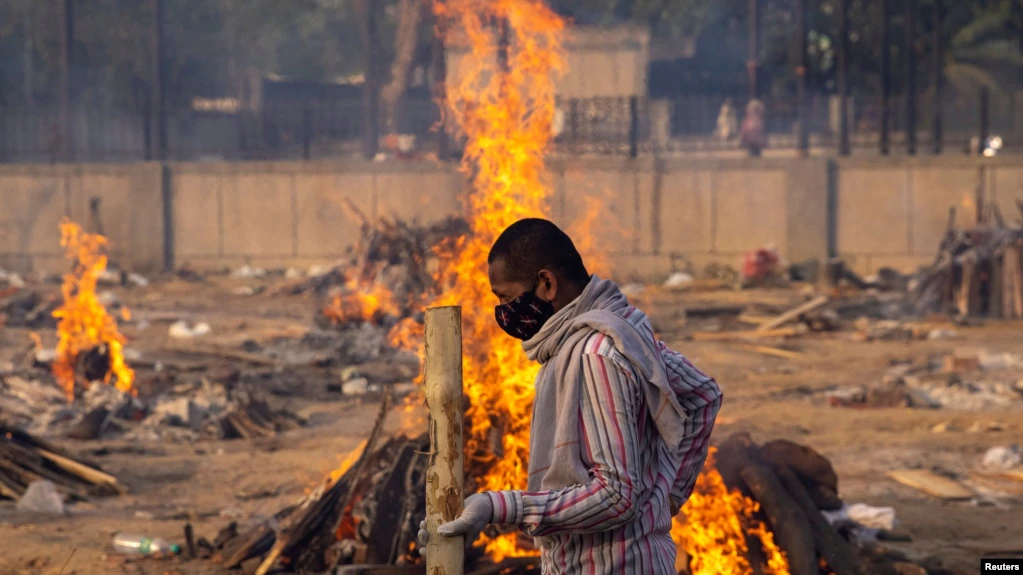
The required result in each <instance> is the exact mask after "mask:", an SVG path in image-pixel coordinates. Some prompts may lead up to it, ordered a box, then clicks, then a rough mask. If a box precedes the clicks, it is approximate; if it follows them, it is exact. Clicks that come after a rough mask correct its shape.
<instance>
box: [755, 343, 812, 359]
mask: <svg viewBox="0 0 1023 575" xmlns="http://www.w3.org/2000/svg"><path fill="white" fill-rule="evenodd" d="M743 349H745V350H748V351H752V352H755V353H760V354H763V355H770V356H772V357H780V358H782V359H803V358H804V357H806V354H804V353H800V352H798V351H791V350H788V349H781V348H778V347H771V346H769V345H744V346H743Z"/></svg>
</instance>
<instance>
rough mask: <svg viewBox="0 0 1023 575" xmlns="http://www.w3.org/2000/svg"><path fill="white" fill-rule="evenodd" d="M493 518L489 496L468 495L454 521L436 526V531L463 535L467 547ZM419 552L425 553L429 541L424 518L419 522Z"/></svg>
mask: <svg viewBox="0 0 1023 575" xmlns="http://www.w3.org/2000/svg"><path fill="white" fill-rule="evenodd" d="M493 520H494V506H493V504H491V503H490V496H488V495H487V494H485V493H476V494H473V495H470V496H469V498H468V499H466V500H465V509H464V510H463V511H462V514H461V515H460V516H459V517H458V519H455V520H454V521H449V522H447V523H444V524H443V525H441V526H440V527H438V528H437V533H439V534H440V535H444V536H445V537H457V536H459V535H464V536H465V547H466V549H468V548H469V547H472V544H473V543H475V542H476V538H477V537H479V536H480V533H481V532H482V531H483V529H484V528H485V527H486V526H487V525H490V523H491V522H492V521H493ZM418 536H419V554H420V555H423V556H425V555H426V544H427V543H429V542H430V533H429V532H427V530H426V520H425V519H424V520H423V521H422V522H421V523H420V524H419V534H418Z"/></svg>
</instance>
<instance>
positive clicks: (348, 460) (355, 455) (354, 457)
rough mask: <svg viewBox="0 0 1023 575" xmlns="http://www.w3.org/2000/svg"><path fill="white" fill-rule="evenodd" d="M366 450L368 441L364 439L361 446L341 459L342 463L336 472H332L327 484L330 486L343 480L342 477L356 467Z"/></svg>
mask: <svg viewBox="0 0 1023 575" xmlns="http://www.w3.org/2000/svg"><path fill="white" fill-rule="evenodd" d="M365 449H366V440H365V439H363V440H362V443H360V444H359V445H357V446H355V449H353V450H351V451H349V452H348V455H345V456H344V457H343V458H341V462H340V463H339V464H338V466H337V469H335V470H333V471H331V472H330V475H329V477H328V479H327V484H328V485H333V484H334V483H335V482H337V480H338V479H341V477H342V476H343V475H344V474H345V473H346V472H347V471H348V470H349V469H351V467H352V466H353V465H355V462H356V461H358V460H359V458H360V457H362V452H363V451H364V450H365Z"/></svg>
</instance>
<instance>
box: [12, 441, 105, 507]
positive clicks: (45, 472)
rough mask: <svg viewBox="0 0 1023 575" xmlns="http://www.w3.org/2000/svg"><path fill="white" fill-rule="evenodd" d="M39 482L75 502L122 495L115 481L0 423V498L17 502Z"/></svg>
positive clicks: (93, 468) (98, 470) (44, 443)
mask: <svg viewBox="0 0 1023 575" xmlns="http://www.w3.org/2000/svg"><path fill="white" fill-rule="evenodd" d="M40 479H45V480H49V481H51V482H53V484H54V485H55V486H56V487H57V491H58V492H59V493H60V494H61V495H63V496H64V497H65V498H70V499H74V500H85V499H88V498H89V497H90V496H103V495H119V494H122V493H125V488H124V486H123V485H121V484H120V483H119V482H118V481H117V478H116V477H114V476H112V475H110V474H107V473H104V472H103V471H101V470H100V469H99V468H97V467H95V466H93V465H89V464H86V463H83V462H81V461H78V460H76V459H74V458H73V457H71V456H70V455H68V454H67V453H65V452H63V451H61V450H60V449H59V448H58V447H56V446H54V445H50V444H49V443H47V442H45V441H43V440H41V439H38V438H36V437H33V436H31V435H29V434H27V433H24V432H22V431H19V430H17V429H15V428H13V427H9V426H8V425H6V424H4V423H0V497H6V498H10V499H18V498H20V497H21V495H22V494H24V493H25V490H26V489H28V486H29V484H31V483H32V482H33V481H37V480H40Z"/></svg>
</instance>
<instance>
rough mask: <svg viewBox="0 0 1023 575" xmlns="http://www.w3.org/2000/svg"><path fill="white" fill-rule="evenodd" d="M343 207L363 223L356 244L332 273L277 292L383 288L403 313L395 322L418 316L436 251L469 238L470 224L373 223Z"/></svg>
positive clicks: (431, 281)
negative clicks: (447, 243) (409, 316)
mask: <svg viewBox="0 0 1023 575" xmlns="http://www.w3.org/2000/svg"><path fill="white" fill-rule="evenodd" d="M344 207H345V208H346V211H348V212H349V213H350V214H351V215H352V217H353V218H354V219H357V220H358V221H360V222H361V228H360V230H361V232H360V238H359V241H358V243H357V244H356V245H355V246H354V247H353V248H352V249H351V250H350V251H349V253H348V255H347V256H346V257H345V258H344V259H343V260H342V261H340V262H338V263H337V264H336V265H335V266H334V267H333V268H331V269H330V270H328V271H325V272H324V273H320V274H317V275H315V276H313V277H311V278H308V279H302V280H297V281H295V282H292V283H289V284H286V285H283V286H281V287H280V288H278V291H280V292H282V293H288V294H293V295H298V294H303V293H312V294H315V295H318V296H325V295H329V294H330V292H332V291H335V292H336V291H339V290H340V291H341V293H342V294H344V293H346V292H357V291H365V292H367V293H369V292H373V291H376V289H379V288H383V289H386V290H387V291H388V292H389V293H390V294H391V299H392V300H393V301H394V302H395V303H396V305H397V307H398V308H399V309H398V313H397V316H398V318H397V319H401V318H402V317H406V316H407V315H410V314H412V313H416V312H418V311H419V306H417V305H416V302H417V301H419V299H420V298H421V297H422V296H423V295H424V294H426V293H427V292H429V291H431V290H433V289H434V279H433V275H432V274H431V273H430V271H429V270H428V269H427V265H428V262H429V261H430V260H432V259H433V258H434V251H435V248H437V247H438V246H440V245H442V244H443V243H445V242H448V241H452V240H455V239H457V238H459V237H461V236H463V235H465V234H466V233H468V231H469V226H468V223H467V222H466V221H465V220H464V219H462V218H454V217H450V218H447V219H445V220H442V221H440V222H437V223H434V224H432V225H428V226H423V225H419V224H418V223H417V222H415V221H411V222H409V221H404V220H400V219H397V218H387V217H381V218H378V219H376V220H371V219H370V218H369V217H368V216H366V215H365V214H364V213H363V212H362V211H361V210H359V208H358V207H357V206H355V205H354V204H352V203H351V202H350V201H349V202H346V203H345V206H344Z"/></svg>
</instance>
